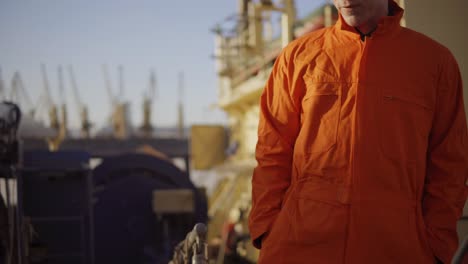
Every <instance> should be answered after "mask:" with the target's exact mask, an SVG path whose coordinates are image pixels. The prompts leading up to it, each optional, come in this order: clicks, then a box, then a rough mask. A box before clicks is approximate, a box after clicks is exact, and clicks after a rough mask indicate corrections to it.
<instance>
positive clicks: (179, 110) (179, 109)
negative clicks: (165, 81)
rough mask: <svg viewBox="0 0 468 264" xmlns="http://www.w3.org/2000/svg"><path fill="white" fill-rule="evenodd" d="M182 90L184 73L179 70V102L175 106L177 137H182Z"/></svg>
mask: <svg viewBox="0 0 468 264" xmlns="http://www.w3.org/2000/svg"><path fill="white" fill-rule="evenodd" d="M183 92H184V73H183V72H179V102H178V106H177V131H178V136H179V138H183V137H184V134H185V133H184V104H183V102H182V100H183Z"/></svg>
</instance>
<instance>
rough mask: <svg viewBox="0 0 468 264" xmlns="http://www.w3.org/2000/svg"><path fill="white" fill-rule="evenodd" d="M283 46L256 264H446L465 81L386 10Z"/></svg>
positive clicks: (357, 8)
mask: <svg viewBox="0 0 468 264" xmlns="http://www.w3.org/2000/svg"><path fill="white" fill-rule="evenodd" d="M334 3H335V6H336V7H337V8H338V10H339V11H340V18H339V21H338V22H337V23H336V25H335V26H333V27H331V28H326V29H322V30H319V31H315V32H312V33H310V34H307V35H305V36H303V37H301V38H299V39H297V40H295V41H293V42H292V43H291V44H290V45H289V46H287V47H286V48H285V49H284V50H283V51H282V53H281V54H280V55H279V57H278V58H277V60H276V63H275V66H274V68H273V71H272V73H271V76H270V78H269V80H268V82H267V84H266V87H265V89H264V92H263V94H262V96H261V102H260V112H261V114H260V124H259V129H258V134H259V138H258V144H257V150H256V157H257V160H258V166H257V167H256V169H255V171H254V175H253V179H252V185H253V208H252V211H251V214H250V219H249V221H250V223H249V225H250V232H251V236H252V239H253V241H254V245H255V246H256V247H257V248H261V251H260V258H259V263H288V264H289V263H291V264H292V263H320V264H322V263H324V264H335V263H340V264H341V263H346V264H354V263H356V264H358V263H359V264H361V263H378V264H386V263H397V264H399V263H411V264H419V263H436V261H438V262H440V263H445V264H449V263H450V260H451V259H452V256H453V254H454V252H455V250H456V248H457V244H458V242H457V241H458V239H457V233H456V222H457V220H458V219H459V217H460V215H461V211H462V208H463V205H464V203H465V200H466V197H467V187H466V186H465V180H466V179H467V177H468V136H467V127H466V118H465V112H464V107H463V96H462V81H461V77H460V74H459V69H458V66H457V63H456V61H455V59H454V57H453V56H452V54H451V53H450V51H449V50H448V49H447V48H445V47H443V46H442V45H440V44H438V43H436V42H435V41H433V40H431V39H430V38H428V37H426V36H424V35H422V34H420V33H417V32H414V31H412V30H410V29H407V28H403V27H401V26H400V19H401V17H402V15H403V10H402V9H401V8H400V7H399V6H398V5H397V4H396V3H395V2H393V1H391V0H390V1H389V0H335V1H334Z"/></svg>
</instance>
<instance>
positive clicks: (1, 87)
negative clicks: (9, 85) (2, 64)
mask: <svg viewBox="0 0 468 264" xmlns="http://www.w3.org/2000/svg"><path fill="white" fill-rule="evenodd" d="M5 89H6V87H5V82H4V81H3V78H2V68H0V100H2V101H3V100H5V99H6V94H5V93H6V91H5Z"/></svg>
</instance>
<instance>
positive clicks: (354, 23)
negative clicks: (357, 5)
mask: <svg viewBox="0 0 468 264" xmlns="http://www.w3.org/2000/svg"><path fill="white" fill-rule="evenodd" d="M343 19H344V21H345V22H346V24H348V26H350V27H358V26H360V25H361V24H362V23H361V21H360V20H359V19H356V18H355V17H344V16H343Z"/></svg>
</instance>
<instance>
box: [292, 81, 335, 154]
mask: <svg viewBox="0 0 468 264" xmlns="http://www.w3.org/2000/svg"><path fill="white" fill-rule="evenodd" d="M304 81H305V85H306V89H307V91H306V94H305V96H304V98H303V99H302V113H301V124H302V125H301V131H300V132H299V135H298V139H297V141H296V148H297V149H296V151H299V153H304V154H322V153H325V152H327V151H329V150H330V149H331V148H333V146H335V145H336V141H337V135H338V127H339V120H340V109H341V85H340V83H338V82H317V81H315V80H307V79H304Z"/></svg>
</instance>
